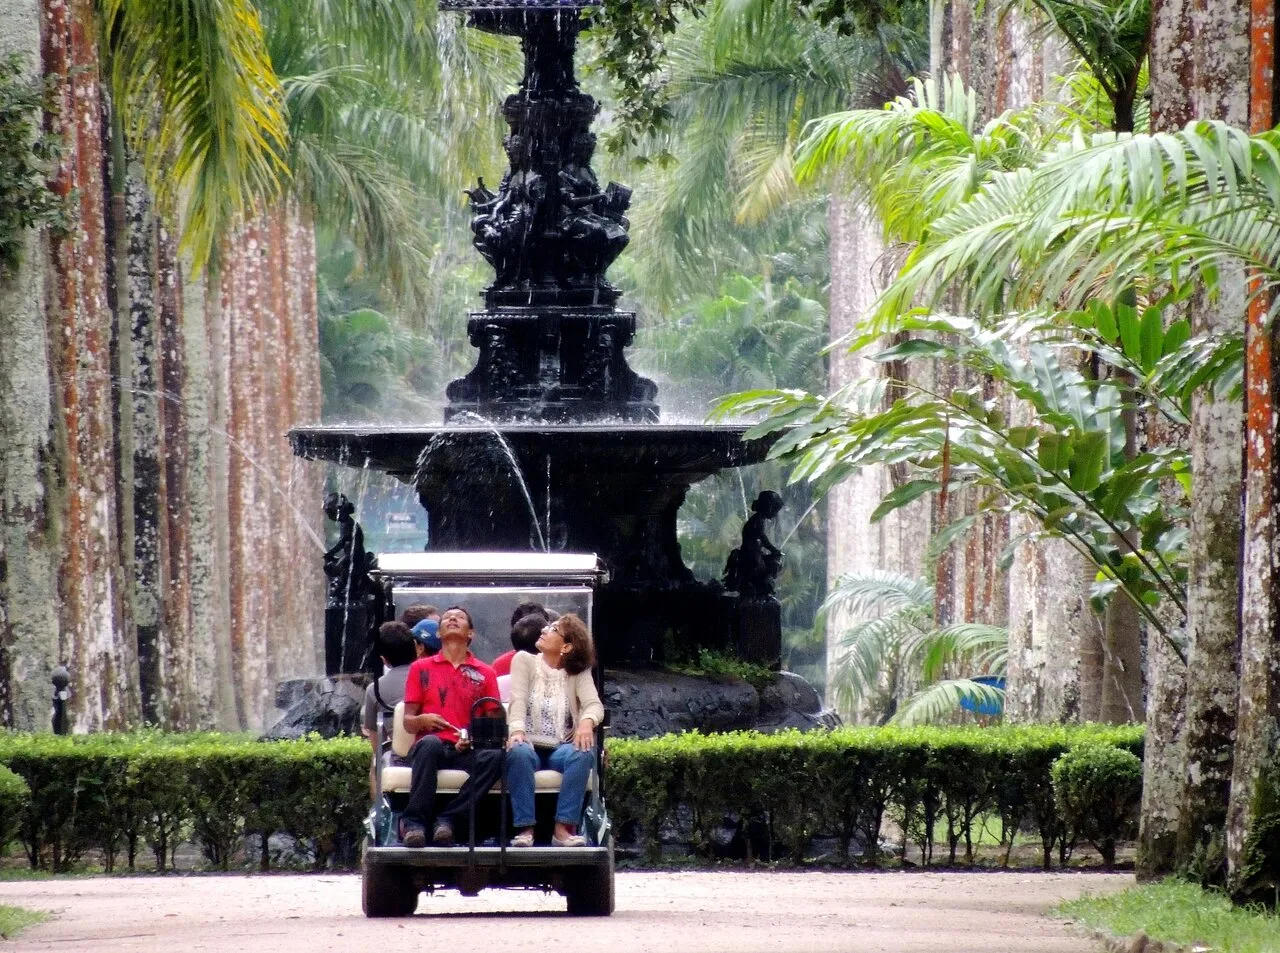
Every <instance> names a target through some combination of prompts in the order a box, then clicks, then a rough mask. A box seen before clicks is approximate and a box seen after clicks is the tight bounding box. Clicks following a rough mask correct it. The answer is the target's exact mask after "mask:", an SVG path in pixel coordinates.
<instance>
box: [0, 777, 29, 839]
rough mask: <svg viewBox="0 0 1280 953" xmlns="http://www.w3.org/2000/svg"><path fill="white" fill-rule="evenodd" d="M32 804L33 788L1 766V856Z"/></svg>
mask: <svg viewBox="0 0 1280 953" xmlns="http://www.w3.org/2000/svg"><path fill="white" fill-rule="evenodd" d="M30 804H31V788H29V787H27V782H26V781H24V780H22V778H20V777H18V776H17V775H16V774H14V773H13V772H12V771H10V770H9V769H8V768H6V767H5V766H4V765H3V764H0V854H2V853H4V849H5V848H6V847H8V846H9V841H11V840H12V839H13V838H14V836H15V835H16V834H17V833H18V826H19V822H20V821H21V820H22V817H23V815H24V814H25V813H26V811H27V808H28V807H29V806H30Z"/></svg>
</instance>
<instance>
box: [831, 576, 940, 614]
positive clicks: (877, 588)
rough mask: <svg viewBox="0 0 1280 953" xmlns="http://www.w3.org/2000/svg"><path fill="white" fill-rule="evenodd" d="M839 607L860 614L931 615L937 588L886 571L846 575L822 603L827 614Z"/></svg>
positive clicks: (838, 581) (841, 577)
mask: <svg viewBox="0 0 1280 953" xmlns="http://www.w3.org/2000/svg"><path fill="white" fill-rule="evenodd" d="M837 608H839V609H844V610H846V611H849V612H854V613H858V614H860V615H865V614H867V613H871V612H897V611H900V610H910V611H913V612H916V613H921V614H931V613H932V612H933V587H932V586H930V585H929V584H928V583H926V582H924V581H923V580H920V579H912V578H911V577H910V576H904V575H902V574H901V573H895V572H888V571H886V570H875V571H872V572H866V573H846V574H844V575H842V576H840V577H839V578H838V579H837V580H836V581H835V584H834V585H833V586H832V587H831V589H830V591H829V592H828V594H827V598H826V600H825V601H824V602H823V604H822V611H823V612H824V613H828V612H830V611H831V610H833V609H837Z"/></svg>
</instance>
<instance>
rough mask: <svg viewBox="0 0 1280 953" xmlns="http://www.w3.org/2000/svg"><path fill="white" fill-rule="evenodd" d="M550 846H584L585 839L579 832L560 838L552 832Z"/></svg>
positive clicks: (585, 844) (585, 843)
mask: <svg viewBox="0 0 1280 953" xmlns="http://www.w3.org/2000/svg"><path fill="white" fill-rule="evenodd" d="M551 846H552V847H586V846H587V839H586V838H585V837H583V836H582V835H581V834H570V835H569V836H568V837H564V838H560V837H556V836H555V835H554V834H552V835H551Z"/></svg>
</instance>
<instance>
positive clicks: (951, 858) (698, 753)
mask: <svg viewBox="0 0 1280 953" xmlns="http://www.w3.org/2000/svg"><path fill="white" fill-rule="evenodd" d="M1117 749H1118V750H1119V752H1120V753H1122V754H1123V755H1125V758H1126V759H1127V760H1125V761H1124V764H1125V768H1124V770H1117V768H1116V766H1115V765H1114V764H1108V765H1106V766H1104V767H1102V768H1100V769H1099V772H1098V773H1099V774H1101V775H1104V776H1105V777H1106V778H1108V779H1110V780H1109V783H1110V784H1111V788H1108V789H1107V796H1108V798H1110V801H1109V802H1108V803H1118V804H1123V805H1126V807H1125V808H1124V811H1125V812H1126V813H1124V815H1123V822H1121V821H1116V820H1114V819H1104V820H1102V821H1099V820H1098V819H1097V818H1095V817H1094V816H1093V815H1092V813H1091V811H1090V810H1089V808H1088V805H1089V801H1088V800H1087V799H1085V798H1081V797H1079V796H1076V795H1075V794H1074V793H1069V792H1068V791H1067V790H1063V791H1062V793H1061V796H1060V797H1059V798H1057V799H1055V796H1054V788H1053V779H1052V776H1051V770H1052V767H1053V765H1054V762H1055V761H1057V760H1058V759H1059V758H1060V757H1061V756H1062V755H1064V754H1065V753H1067V752H1068V751H1072V750H1081V751H1084V750H1088V751H1091V752H1092V751H1095V750H1103V751H1115V750H1117ZM1141 751H1142V729H1141V728H1140V727H1136V726H1135V727H1128V726H1126V727H1109V726H1099V725H1084V726H1076V727H1064V726H1056V725H1055V726H1047V725H1027V726H1000V727H992V728H981V727H972V728H938V727H921V728H902V729H899V728H841V729H837V730H835V731H831V732H805V733H800V732H789V733H781V734H776V735H769V736H766V735H758V734H754V733H751V732H743V733H731V734H723V735H712V736H699V735H688V734H687V735H669V736H667V737H664V738H657V739H653V740H648V741H631V740H618V741H615V742H613V743H612V744H611V745H610V748H609V755H610V761H609V771H608V780H609V809H610V814H611V816H613V817H614V818H615V819H616V822H617V823H619V824H620V825H626V824H628V823H635V824H636V826H637V827H638V829H639V831H640V837H641V840H642V842H643V847H644V849H645V853H646V855H647V857H648V858H649V859H651V860H654V859H657V857H658V856H659V854H660V852H661V847H662V839H663V832H664V831H671V829H672V827H673V826H675V827H679V828H683V830H682V831H681V833H682V834H683V835H685V836H688V837H689V838H690V839H691V840H692V842H693V844H694V846H695V848H697V849H700V850H701V851H702V852H704V853H707V854H710V853H711V852H712V844H713V842H714V839H715V837H716V835H717V832H718V829H721V828H722V826H723V824H724V819H725V818H726V816H734V817H737V818H740V819H747V820H748V821H754V822H756V825H757V827H758V828H761V829H763V831H764V832H765V846H764V850H766V851H767V852H768V854H769V855H770V857H773V856H785V857H789V858H790V859H791V860H793V861H797V862H798V861H799V860H801V859H803V857H804V854H805V852H806V851H807V849H808V848H809V845H810V843H811V841H812V839H813V837H815V836H817V835H820V834H822V835H826V836H829V837H833V838H834V839H835V842H836V849H837V853H838V855H839V858H840V859H841V860H844V861H847V860H848V858H849V854H850V848H851V846H852V845H854V844H855V843H857V844H859V845H860V847H861V850H862V851H863V855H864V857H865V858H866V859H867V860H868V861H871V862H874V861H875V860H876V858H877V854H878V852H879V851H880V844H881V837H882V832H883V831H884V830H885V821H886V819H890V820H892V821H893V822H894V824H895V827H896V828H897V830H899V831H901V833H902V841H901V846H902V848H903V851H904V853H905V851H906V849H907V848H908V847H915V848H917V849H918V850H919V854H920V857H921V860H922V862H923V863H925V864H928V863H930V862H932V861H933V860H934V847H935V840H936V839H937V835H938V833H939V831H943V832H944V836H943V841H944V846H945V848H946V861H947V862H948V863H952V864H954V863H956V862H957V860H958V857H959V852H960V848H961V846H963V848H964V860H965V862H967V863H972V862H973V857H974V845H975V842H976V840H977V838H978V835H979V833H980V829H979V825H980V823H981V822H982V821H984V820H985V819H986V818H989V817H995V818H998V819H999V820H1000V821H1001V830H1002V831H1003V832H1012V831H1016V830H1026V829H1029V830H1031V831H1034V832H1035V833H1036V834H1038V835H1039V839H1040V843H1041V848H1042V858H1043V863H1044V866H1046V867H1048V866H1050V863H1051V861H1052V858H1053V854H1054V849H1055V847H1056V848H1057V852H1058V858H1059V861H1060V862H1065V860H1066V859H1067V858H1068V857H1069V855H1070V851H1071V848H1072V847H1073V845H1074V844H1075V843H1076V842H1077V840H1079V839H1081V838H1087V839H1091V840H1093V839H1097V840H1098V841H1100V847H1099V849H1100V850H1101V849H1102V846H1101V845H1105V844H1106V842H1107V840H1108V838H1110V839H1111V840H1112V841H1114V838H1115V837H1117V836H1123V835H1125V834H1128V833H1129V830H1128V829H1127V824H1128V822H1129V820H1130V819H1131V818H1136V808H1137V801H1138V799H1139V797H1140V795H1141V764H1140V758H1141ZM1084 757H1085V760H1086V761H1088V762H1090V763H1092V761H1093V760H1094V758H1093V756H1092V755H1086V756H1084ZM1103 760H1104V761H1105V760H1107V759H1106V758H1105V757H1104V758H1103ZM1135 770H1136V771H1137V774H1136V780H1135V774H1134V771H1135ZM1078 776H1086V777H1089V778H1092V774H1089V773H1088V772H1084V773H1082V774H1080V775H1072V776H1070V777H1068V776H1064V779H1063V782H1064V786H1065V785H1067V784H1070V783H1071V782H1073V781H1075V780H1076V778H1077V777H1078ZM1106 783H1107V782H1100V783H1099V785H1098V786H1099V787H1106ZM1112 788H1113V789H1114V790H1112ZM1095 793H1096V792H1095ZM1011 842H1012V838H1011V837H1009V838H1007V839H1006V846H1008V845H1010V844H1011ZM1008 857H1009V852H1008V850H1006V851H1005V855H1004V860H1005V862H1006V863H1007V862H1008Z"/></svg>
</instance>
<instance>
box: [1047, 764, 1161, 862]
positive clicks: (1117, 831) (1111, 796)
mask: <svg viewBox="0 0 1280 953" xmlns="http://www.w3.org/2000/svg"><path fill="white" fill-rule="evenodd" d="M1052 774H1053V796H1054V800H1055V801H1056V802H1057V804H1058V811H1059V812H1060V813H1061V815H1062V819H1063V821H1064V822H1065V823H1066V824H1067V827H1068V830H1069V831H1070V835H1069V836H1070V837H1071V839H1072V840H1074V839H1076V838H1079V837H1084V838H1087V839H1088V840H1089V841H1090V843H1092V844H1093V845H1094V846H1095V847H1096V848H1098V853H1100V854H1101V855H1102V862H1103V863H1104V864H1106V865H1107V866H1108V867H1110V866H1112V865H1113V864H1115V861H1116V842H1117V841H1120V840H1126V839H1130V838H1132V837H1134V836H1136V835H1137V833H1138V804H1139V802H1140V801H1141V800H1142V762H1141V760H1139V759H1138V758H1136V757H1134V755H1133V754H1132V753H1131V752H1128V751H1122V750H1120V749H1118V748H1110V747H1106V746H1104V745H1082V746H1080V747H1078V748H1075V749H1073V750H1071V751H1068V752H1067V753H1066V754H1064V755H1063V756H1062V757H1061V758H1059V759H1058V760H1057V761H1056V762H1054V765H1053V772H1052Z"/></svg>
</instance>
